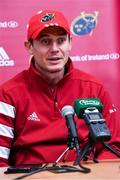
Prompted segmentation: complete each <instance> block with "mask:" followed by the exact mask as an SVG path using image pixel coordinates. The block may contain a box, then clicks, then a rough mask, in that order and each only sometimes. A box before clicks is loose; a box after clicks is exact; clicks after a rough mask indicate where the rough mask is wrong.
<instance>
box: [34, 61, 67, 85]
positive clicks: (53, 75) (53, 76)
mask: <svg viewBox="0 0 120 180" xmlns="http://www.w3.org/2000/svg"><path fill="white" fill-rule="evenodd" d="M35 67H36V69H37V71H38V72H39V73H40V75H41V76H42V78H43V79H45V81H46V82H47V83H48V84H49V86H50V87H51V88H54V87H55V85H56V84H57V83H58V82H59V81H60V80H61V79H62V78H63V76H64V69H62V70H61V71H57V72H49V71H46V70H44V69H42V68H41V67H40V66H39V65H38V64H37V63H35Z"/></svg>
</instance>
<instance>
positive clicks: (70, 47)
mask: <svg viewBox="0 0 120 180" xmlns="http://www.w3.org/2000/svg"><path fill="white" fill-rule="evenodd" d="M69 41H70V45H69V51H71V49H72V36H70V37H69Z"/></svg>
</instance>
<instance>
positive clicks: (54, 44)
mask: <svg viewBox="0 0 120 180" xmlns="http://www.w3.org/2000/svg"><path fill="white" fill-rule="evenodd" d="M51 51H55V52H56V51H59V46H58V44H57V43H56V42H53V43H52V45H51Z"/></svg>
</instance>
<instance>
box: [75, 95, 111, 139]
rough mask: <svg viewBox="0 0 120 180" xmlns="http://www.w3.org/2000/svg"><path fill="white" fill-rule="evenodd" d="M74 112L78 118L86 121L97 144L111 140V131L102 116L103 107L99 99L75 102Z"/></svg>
mask: <svg viewBox="0 0 120 180" xmlns="http://www.w3.org/2000/svg"><path fill="white" fill-rule="evenodd" d="M74 110H75V113H76V114H77V117H78V118H82V119H84V120H85V123H86V124H87V125H88V128H89V130H90V135H91V137H92V138H93V140H94V141H95V142H97V141H108V140H110V138H111V135H110V131H109V129H108V127H107V124H106V120H105V119H104V118H103V116H102V114H101V113H102V110H103V105H102V103H101V101H100V99H99V98H85V99H77V100H75V101H74Z"/></svg>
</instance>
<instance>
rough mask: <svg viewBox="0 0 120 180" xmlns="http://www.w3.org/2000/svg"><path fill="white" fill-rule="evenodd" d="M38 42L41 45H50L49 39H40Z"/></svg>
mask: <svg viewBox="0 0 120 180" xmlns="http://www.w3.org/2000/svg"><path fill="white" fill-rule="evenodd" d="M40 42H41V44H43V45H50V43H51V40H50V39H41V40H40Z"/></svg>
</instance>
